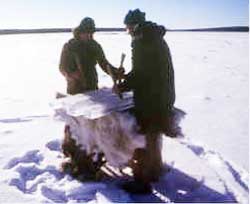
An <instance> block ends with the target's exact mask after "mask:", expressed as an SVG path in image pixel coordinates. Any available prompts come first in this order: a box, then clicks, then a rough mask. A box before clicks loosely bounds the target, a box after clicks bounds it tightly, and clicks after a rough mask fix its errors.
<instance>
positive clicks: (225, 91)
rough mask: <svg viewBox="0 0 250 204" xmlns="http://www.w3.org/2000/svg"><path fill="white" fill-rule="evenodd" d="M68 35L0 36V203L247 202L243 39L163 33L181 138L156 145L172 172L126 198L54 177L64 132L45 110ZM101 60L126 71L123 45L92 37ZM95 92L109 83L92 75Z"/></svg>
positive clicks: (104, 187)
mask: <svg viewBox="0 0 250 204" xmlns="http://www.w3.org/2000/svg"><path fill="white" fill-rule="evenodd" d="M70 37H71V34H41V35H40V34H33V35H8V36H7V35H6V36H4V35H2V36H0V44H1V48H0V55H1V61H0V66H1V75H0V93H1V97H0V107H1V108H0V137H1V142H0V203H8V202H9V203H13V202H15V203H37V202H42V203H44V202H65V203H70V202H71V203H72V202H73V203H74V202H90V203H108V202H226V201H230V202H233V201H236V200H237V201H238V202H240V203H248V190H249V185H248V182H249V180H248V177H249V170H248V158H249V143H248V108H249V107H248V72H249V71H248V70H249V69H248V66H249V51H248V47H249V40H248V33H204V32H203V33H197V32H196V33H191V32H190V33H185V32H179V33H175V32H171V33H167V34H166V40H167V42H168V43H169V46H170V49H171V52H172V56H173V63H174V67H175V76H176V94H177V100H176V107H178V108H180V109H181V110H183V111H184V112H185V113H186V116H185V119H183V120H182V121H181V127H182V130H183V134H184V135H185V137H184V138H183V139H178V140H173V139H169V138H167V137H164V139H163V151H162V155H163V157H164V162H165V164H166V166H168V168H169V169H170V171H169V172H168V173H167V172H166V173H165V174H164V175H163V177H162V179H161V181H160V182H158V183H154V184H153V186H154V193H153V194H151V195H145V196H135V195H131V194H128V193H126V192H124V191H123V190H121V188H120V187H119V182H120V181H114V180H112V181H103V182H99V183H80V182H78V181H76V180H74V179H72V178H71V177H69V176H67V175H64V174H62V173H61V172H60V171H59V166H60V163H61V161H62V154H61V148H60V144H61V140H62V134H63V127H64V124H63V123H62V122H58V121H54V120H53V119H52V118H51V117H52V110H51V108H50V106H49V104H50V103H51V102H53V101H54V97H55V93H56V92H58V91H59V92H65V81H64V78H63V77H62V76H61V75H60V73H59V71H58V62H59V57H60V53H61V49H62V46H63V44H64V42H66V41H67V40H68V39H69V38H70ZM96 39H97V40H98V41H99V42H100V43H101V44H102V46H103V48H104V51H105V54H106V56H107V58H108V59H109V60H110V62H111V63H112V64H114V65H115V66H118V65H119V63H120V56H121V53H122V52H124V53H126V55H127V57H126V59H125V63H124V67H125V68H126V71H129V70H130V68H131V61H130V56H131V48H130V37H129V36H128V35H126V34H116V35H113V34H101V33H99V34H96ZM98 74H99V86H100V87H111V86H112V80H111V79H110V78H109V76H107V75H106V74H105V73H103V72H102V71H101V70H100V69H98Z"/></svg>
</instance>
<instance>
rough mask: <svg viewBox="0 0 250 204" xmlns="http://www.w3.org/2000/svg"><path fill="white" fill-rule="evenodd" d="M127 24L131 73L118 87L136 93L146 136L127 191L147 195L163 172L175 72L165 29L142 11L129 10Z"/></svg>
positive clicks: (138, 119) (139, 116) (137, 113)
mask: <svg viewBox="0 0 250 204" xmlns="http://www.w3.org/2000/svg"><path fill="white" fill-rule="evenodd" d="M124 23H125V25H126V27H127V29H128V32H129V34H130V35H131V36H132V71H131V72H130V73H128V74H127V75H126V76H125V81H124V82H123V83H122V84H120V85H119V88H120V91H128V90H132V91H133V93H134V103H135V108H134V112H135V117H136V119H137V122H138V124H139V126H140V131H141V132H143V133H145V135H146V149H145V150H138V151H135V156H134V163H133V162H132V163H133V164H132V168H133V170H134V177H135V181H136V182H137V183H136V184H135V183H134V184H132V186H131V185H129V186H128V187H127V189H129V191H131V190H130V189H133V188H134V189H136V190H135V191H137V192H140V191H141V192H146V191H148V190H149V185H148V184H149V182H151V181H155V180H158V179H159V176H160V174H161V170H162V158H161V138H160V134H161V133H163V132H165V131H166V130H167V129H168V124H169V118H170V115H171V112H172V109H173V105H174V102H175V85H174V69H173V63H172V58H171V54H170V50H169V47H168V45H167V43H166V41H165V40H164V38H163V37H164V35H165V33H166V29H165V28H164V27H163V26H159V25H157V24H156V23H153V22H150V21H146V20H145V13H143V12H141V11H140V10H139V9H136V10H134V11H129V12H128V14H127V15H126V17H125V20H124ZM138 155H140V156H139V157H138ZM138 183H139V184H143V185H139V186H138V185H137V184H138Z"/></svg>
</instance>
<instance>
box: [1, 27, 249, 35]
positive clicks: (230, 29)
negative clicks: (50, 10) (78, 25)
mask: <svg viewBox="0 0 250 204" xmlns="http://www.w3.org/2000/svg"><path fill="white" fill-rule="evenodd" d="M96 31H97V32H124V31H126V30H125V28H97V29H96ZM167 31H170V32H171V31H174V32H249V27H248V26H232V27H217V28H199V29H167ZM68 32H72V28H40V29H2V30H0V35H4V34H5V35H7V34H25V33H68Z"/></svg>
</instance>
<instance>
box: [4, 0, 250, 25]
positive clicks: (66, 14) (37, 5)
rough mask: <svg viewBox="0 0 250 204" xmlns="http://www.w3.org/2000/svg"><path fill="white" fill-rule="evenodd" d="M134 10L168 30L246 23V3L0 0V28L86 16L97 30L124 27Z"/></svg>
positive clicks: (209, 0) (66, 21)
mask: <svg viewBox="0 0 250 204" xmlns="http://www.w3.org/2000/svg"><path fill="white" fill-rule="evenodd" d="M135 8H139V9H140V10H142V11H144V12H146V18H147V20H151V21H154V22H157V23H159V24H162V25H165V26H166V27H167V28H170V29H173V28H180V29H181V28H201V27H219V26H247V25H248V24H249V3H248V0H137V1H136V0H106V1H101V0H99V1H98V0H88V1H86V0H0V29H10V28H66V27H69V28H72V27H76V26H77V25H78V24H79V22H80V21H81V19H82V18H84V17H86V16H89V17H92V18H94V20H95V22H96V25H97V27H124V25H123V19H124V16H125V15H126V13H127V12H128V10H129V9H135Z"/></svg>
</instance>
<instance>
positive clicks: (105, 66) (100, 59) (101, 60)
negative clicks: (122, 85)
mask: <svg viewBox="0 0 250 204" xmlns="http://www.w3.org/2000/svg"><path fill="white" fill-rule="evenodd" d="M96 45H97V46H96V57H97V63H98V64H99V66H100V67H101V68H102V70H103V71H104V72H105V73H107V74H108V75H110V76H111V75H112V76H111V77H115V78H116V79H119V78H121V77H122V75H123V73H124V71H123V70H124V68H121V69H120V67H119V69H118V68H116V67H114V66H113V65H112V64H110V63H109V61H108V60H107V59H106V57H105V54H104V52H103V49H102V47H101V45H100V44H98V43H97V44H96ZM110 72H111V73H112V74H111V73H110Z"/></svg>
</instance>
